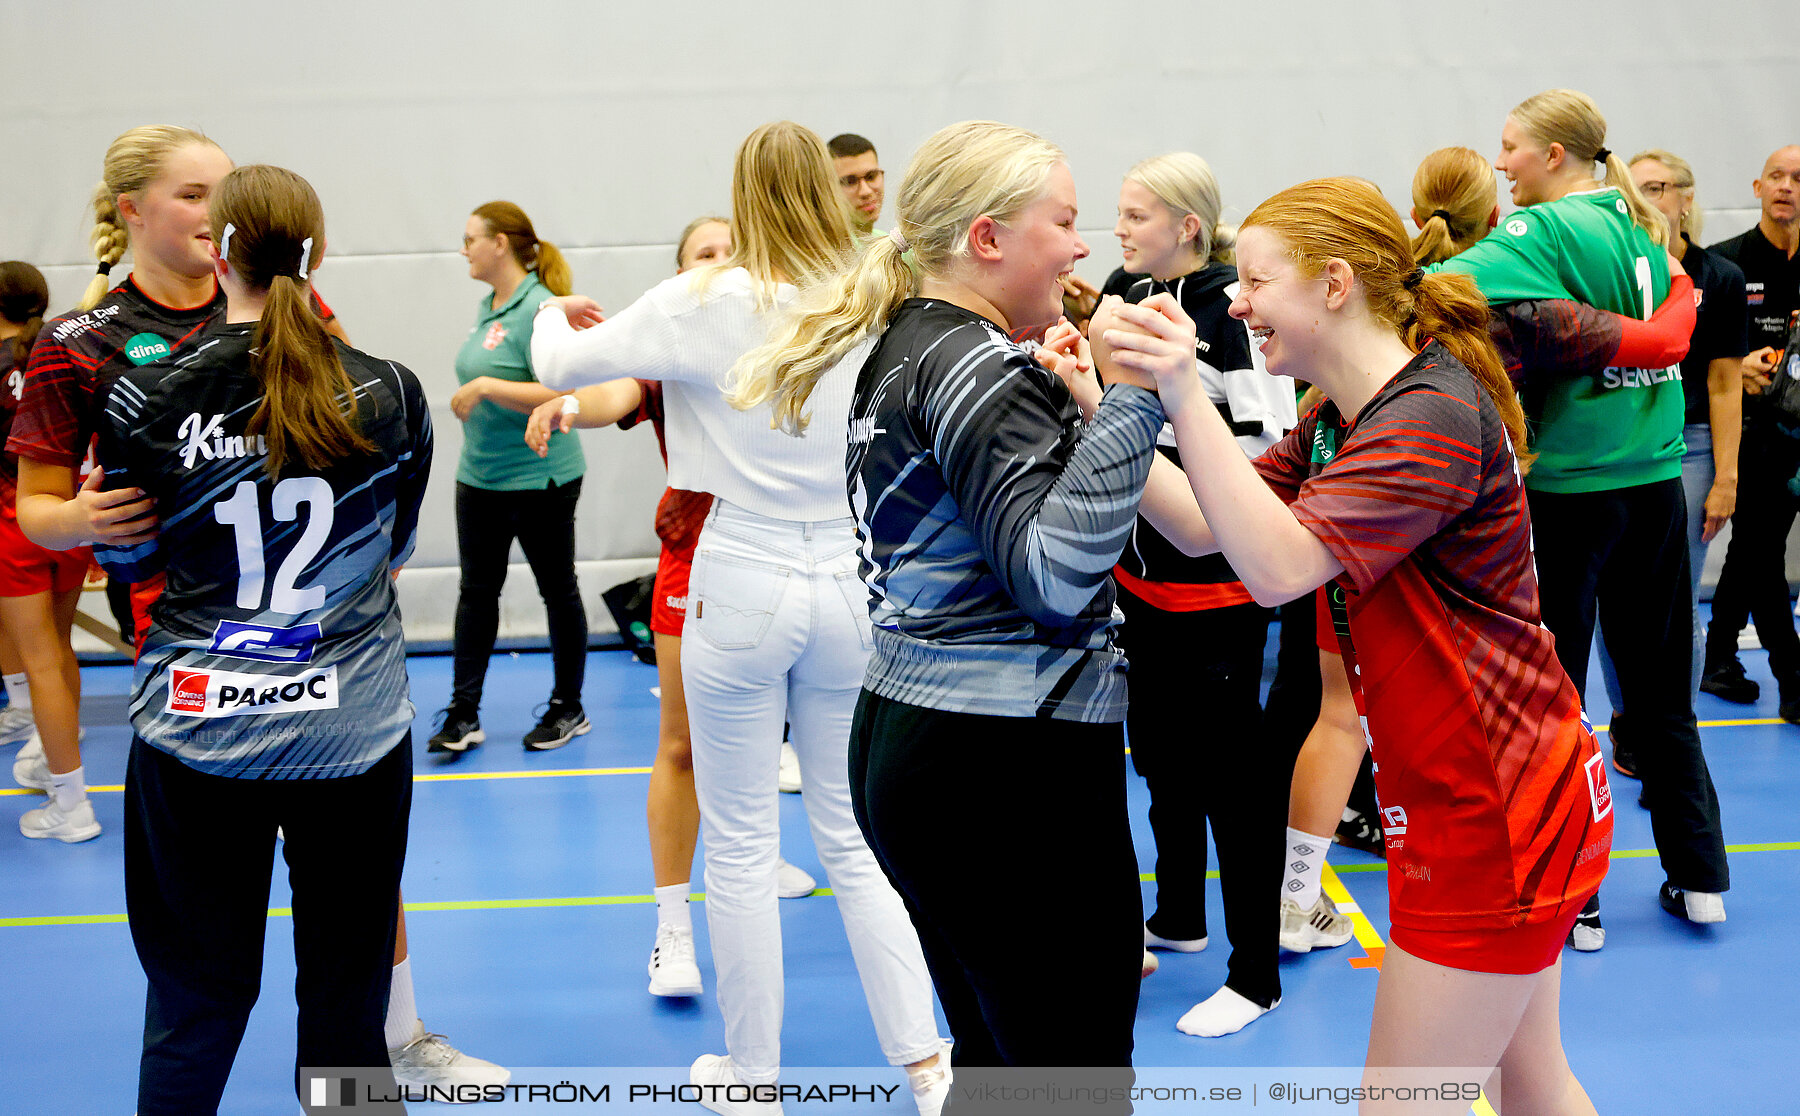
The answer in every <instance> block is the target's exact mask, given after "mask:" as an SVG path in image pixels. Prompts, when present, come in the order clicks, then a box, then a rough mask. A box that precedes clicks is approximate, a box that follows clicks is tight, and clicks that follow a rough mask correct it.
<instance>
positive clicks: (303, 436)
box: [95, 166, 432, 1116]
mask: <svg viewBox="0 0 1800 1116" xmlns="http://www.w3.org/2000/svg"><path fill="white" fill-rule="evenodd" d="M209 229H210V236H209V237H208V244H209V246H210V247H211V255H212V257H213V261H214V262H213V267H214V272H215V274H216V276H217V277H218V281H219V285H220V288H221V290H223V291H224V294H225V314H224V321H223V322H222V323H220V324H219V325H217V326H216V327H214V328H213V329H212V330H210V331H209V332H208V334H207V343H206V344H204V345H201V346H196V347H194V349H193V350H192V351H191V352H189V353H186V354H184V355H183V356H181V357H180V358H178V359H177V360H176V361H175V362H173V364H158V365H153V366H150V367H146V368H143V369H136V370H132V371H128V372H126V373H125V374H124V375H122V376H120V377H119V378H118V380H117V382H116V383H115V384H114V385H113V386H112V388H111V390H110V392H109V393H107V395H106V396H105V397H104V398H103V399H102V401H101V402H102V414H101V417H100V433H99V445H98V454H99V461H100V470H97V471H96V473H95V475H96V476H100V475H101V472H102V471H103V472H104V476H105V484H106V485H107V486H110V488H126V489H129V490H132V491H142V492H144V493H145V494H146V498H147V499H149V500H153V501H154V502H155V505H156V507H157V510H158V513H159V515H160V517H161V519H162V530H161V533H160V534H158V535H157V536H156V537H155V538H152V539H143V540H136V541H131V542H125V543H119V544H114V545H101V546H97V547H96V548H95V550H96V557H98V558H99V559H100V561H101V562H102V563H103V564H105V565H106V566H107V567H108V569H109V571H110V572H111V573H113V575H114V576H117V577H122V578H125V579H127V580H130V581H134V582H140V581H143V580H144V579H145V578H146V577H148V576H149V575H151V574H153V573H163V574H165V575H166V589H165V591H164V592H163V594H162V596H161V597H160V598H159V599H158V601H157V602H156V604H155V606H154V608H153V609H152V611H151V616H150V620H149V625H148V628H147V630H146V631H145V632H144V633H143V637H142V643H141V654H140V655H139V657H138V660H137V666H136V670H135V672H134V677H133V686H132V698H131V723H132V729H133V731H134V733H135V738H134V739H133V741H132V747H131V758H130V764H129V768H128V770H127V774H126V788H125V799H126V806H125V819H126V820H125V843H126V844H125V864H126V872H125V895H126V908H127V912H128V914H129V915H130V920H131V933H132V940H133V942H134V944H135V945H136V947H137V953H138V957H139V959H140V960H141V961H142V962H143V966H144V973H145V976H146V977H147V978H148V980H149V996H148V999H147V1001H146V1006H145V1026H144V1035H145V1039H144V1050H143V1056H142V1060H141V1062H140V1067H139V1076H138V1090H139V1091H138V1108H137V1110H138V1111H139V1112H141V1113H144V1114H146V1116H149V1114H152V1113H156V1114H164V1113H178V1112H179V1113H211V1112H215V1111H217V1110H218V1108H219V1104H220V1099H221V1096H222V1094H223V1091H224V1089H225V1084H226V1080H227V1078H228V1076H229V1075H230V1072H231V1064H232V1060H233V1058H234V1056H235V1054H236V1051H237V1047H238V1043H239V1041H240V1039H241V1037H242V1035H243V1030H244V1026H245V1022H246V1020H247V1018H248V1016H249V1013H250V1009H251V1006H252V1005H253V1004H254V1003H255V1001H256V998H257V990H258V985H259V984H260V976H261V964H262V955H263V931H264V923H265V922H266V921H267V908H268V894H269V873H270V870H271V865H272V858H273V855H274V851H275V848H276V830H277V827H278V826H279V827H280V828H281V830H282V831H283V832H284V833H285V843H284V844H283V846H282V856H283V858H284V859H285V861H286V862H287V871H288V876H289V880H290V883H291V884H292V886H293V891H294V910H295V914H294V919H295V923H294V949H295V966H296V969H297V974H298V975H297V976H296V978H295V995H296V998H297V1000H298V1002H299V1048H298V1051H297V1062H296V1064H298V1065H302V1066H326V1065H330V1066H363V1067H371V1068H373V1067H382V1068H383V1069H384V1070H385V1068H386V1066H387V1064H388V1046H387V1042H386V1040H385V1038H384V1037H383V1021H384V1012H385V1008H386V1004H387V1001H388V996H389V988H390V983H391V981H392V968H391V966H392V960H393V953H394V942H395V929H396V911H397V906H396V902H395V899H396V896H397V895H398V893H399V887H400V872H401V865H402V862H403V860H404V859H405V853H406V826H407V816H408V813H409V807H410V803H411V793H412V746H411V726H412V720H413V707H412V703H411V702H410V701H409V700H408V699H407V685H406V661H405V644H404V640H403V639H402V635H401V631H400V616H399V610H398V607H397V604H396V600H395V595H394V584H393V574H394V571H396V570H397V569H398V568H399V567H400V565H401V564H402V563H403V562H405V560H406V558H407V555H408V554H409V553H410V551H411V549H412V545H413V540H414V537H415V534H416V528H417V524H418V513H419V504H420V501H421V499H422V498H423V495H424V491H425V482H426V478H427V477H428V475H429V473H430V469H431V449H432V440H431V420H430V412H429V409H428V408H427V406H426V402H425V398H424V395H423V394H422V393H421V391H420V390H419V384H418V381H417V379H416V378H414V376H413V375H412V373H411V372H409V371H407V370H406V369H405V368H402V367H400V366H399V365H397V364H394V363H392V362H391V361H384V360H379V359H376V358H374V357H370V356H368V355H366V354H363V353H360V352H357V351H356V350H354V349H351V348H349V347H347V346H344V345H342V344H340V343H338V342H336V341H334V340H333V339H332V338H331V337H330V336H329V335H328V334H327V332H326V330H325V327H324V325H323V323H321V321H320V320H319V318H318V316H317V314H316V313H315V312H314V310H313V308H312V305H311V299H310V290H309V288H310V278H311V274H312V272H313V271H314V269H316V268H317V267H318V266H319V262H320V258H321V257H322V256H323V254H324V251H325V223H324V215H323V212H322V210H321V208H320V205H319V199H318V196H317V195H316V194H314V192H313V190H312V187H311V186H309V185H308V184H307V182H306V180H305V179H303V178H301V177H300V176H299V175H297V174H294V173H293V172H292V171H287V170H282V169H281V168H278V167H269V166H250V167H242V168H239V169H237V170H235V171H232V172H231V173H230V174H228V175H226V176H224V177H223V179H221V180H220V181H219V182H218V184H217V188H216V195H215V196H214V198H213V201H212V205H211V216H210V224H209ZM297 1084H300V1083H298V1082H297ZM390 1088H391V1086H390ZM301 1100H302V1101H304V1100H305V1096H304V1095H302V1096H301ZM398 1107H399V1106H398V1105H395V1108H396V1109H397V1108H398Z"/></svg>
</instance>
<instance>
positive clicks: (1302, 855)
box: [1281, 825, 1331, 910]
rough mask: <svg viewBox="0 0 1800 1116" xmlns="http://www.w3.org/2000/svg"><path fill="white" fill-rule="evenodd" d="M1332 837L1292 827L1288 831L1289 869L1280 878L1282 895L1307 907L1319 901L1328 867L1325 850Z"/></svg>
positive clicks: (1302, 908) (1301, 907)
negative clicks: (1322, 881)
mask: <svg viewBox="0 0 1800 1116" xmlns="http://www.w3.org/2000/svg"><path fill="white" fill-rule="evenodd" d="M1329 848H1331V838H1329V837H1316V836H1314V835H1313V834H1311V833H1302V832H1301V831H1300V830H1298V829H1295V828H1294V827H1293V826H1291V825H1290V826H1288V831H1287V868H1286V869H1285V871H1284V872H1283V874H1282V877H1281V897H1282V898H1283V899H1292V900H1293V901H1294V902H1296V903H1298V904H1300V909H1301V910H1308V909H1310V908H1311V907H1312V905H1313V904H1314V903H1316V902H1318V900H1319V878H1320V877H1321V876H1322V875H1323V874H1324V870H1325V852H1326V850H1327V849H1329Z"/></svg>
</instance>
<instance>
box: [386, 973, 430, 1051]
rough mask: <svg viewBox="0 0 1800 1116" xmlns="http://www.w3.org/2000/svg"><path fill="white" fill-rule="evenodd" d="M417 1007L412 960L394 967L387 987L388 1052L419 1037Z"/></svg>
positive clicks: (419, 1026)
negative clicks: (414, 995) (392, 977)
mask: <svg viewBox="0 0 1800 1116" xmlns="http://www.w3.org/2000/svg"><path fill="white" fill-rule="evenodd" d="M422 1026H423V1024H421V1023H420V1022H419V1007H418V1004H417V1003H415V1002H414V1000H413V981H412V958H410V957H408V958H407V959H406V960H404V961H402V962H400V963H399V964H398V965H395V966H394V979H393V981H392V983H390V984H389V985H388V1013H387V1023H386V1024H385V1025H384V1026H383V1027H382V1031H383V1032H384V1033H385V1034H386V1035H387V1044H388V1049H389V1050H398V1049H400V1048H401V1047H402V1046H405V1045H406V1044H407V1043H409V1042H411V1041H412V1040H413V1039H416V1038H418V1037H419V1030H420V1028H421V1027H422Z"/></svg>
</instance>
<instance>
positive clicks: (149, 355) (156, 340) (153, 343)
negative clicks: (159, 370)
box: [125, 333, 169, 364]
mask: <svg viewBox="0 0 1800 1116" xmlns="http://www.w3.org/2000/svg"><path fill="white" fill-rule="evenodd" d="M168 355H169V343H168V342H167V341H164V340H163V339H162V338H160V337H158V336H157V335H156V334H154V333H138V334H133V335H132V337H131V339H130V340H128V341H126V342H125V359H126V360H129V361H130V362H131V363H133V364H149V363H150V362H151V361H153V360H161V359H162V358H163V357H166V356H168Z"/></svg>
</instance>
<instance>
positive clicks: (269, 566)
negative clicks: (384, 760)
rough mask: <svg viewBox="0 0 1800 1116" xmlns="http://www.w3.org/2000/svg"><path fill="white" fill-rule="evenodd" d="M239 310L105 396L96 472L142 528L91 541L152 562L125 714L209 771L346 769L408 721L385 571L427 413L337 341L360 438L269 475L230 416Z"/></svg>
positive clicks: (131, 566) (308, 774) (131, 569)
mask: <svg viewBox="0 0 1800 1116" xmlns="http://www.w3.org/2000/svg"><path fill="white" fill-rule="evenodd" d="M251 328H252V327H251V326H249V325H222V326H215V327H213V329H212V330H210V331H209V336H207V337H204V338H202V339H201V341H200V342H199V343H198V344H197V345H196V346H195V347H194V348H193V349H192V350H191V351H190V352H188V353H186V354H184V355H182V356H181V357H180V358H178V359H177V360H175V361H173V362H172V363H169V362H159V363H157V364H153V365H146V366H144V367H143V368H137V369H133V370H131V371H129V372H127V373H125V375H123V376H121V377H120V378H119V380H118V381H117V383H115V384H114V386H113V388H112V392H111V395H110V396H109V397H108V399H107V401H106V404H105V408H104V411H103V414H102V422H101V426H100V447H99V450H100V464H101V467H102V468H104V469H105V470H106V486H107V487H109V488H120V487H125V486H136V487H139V488H142V489H144V490H145V491H146V492H148V493H150V494H151V495H152V496H154V497H155V498H156V512H157V515H158V517H159V518H160V520H161V533H160V535H159V536H158V537H157V538H156V539H155V540H154V541H152V542H149V543H144V544H142V545H139V546H136V547H132V548H128V549H123V548H117V547H98V546H97V547H95V548H94V555H95V557H96V558H98V559H99V560H100V562H101V563H102V564H103V565H105V566H106V567H107V569H108V570H109V571H110V572H111V573H112V574H113V575H114V576H116V577H123V578H125V579H127V580H129V581H134V582H135V581H142V580H144V579H145V578H147V577H150V576H153V575H154V574H156V573H157V572H162V573H165V574H166V575H167V584H166V587H165V589H164V591H163V594H162V596H161V597H160V598H159V599H158V600H157V601H156V603H155V604H153V605H152V606H151V610H150V621H151V622H150V629H149V631H148V632H147V633H146V634H145V635H144V638H143V640H142V642H141V644H140V654H139V656H138V662H137V671H136V674H135V676H134V679H133V685H132V694H131V724H132V728H133V729H135V730H136V731H137V734H138V735H139V736H141V737H142V738H143V739H144V740H145V741H146V742H147V743H149V744H151V745H153V746H155V747H157V748H161V749H162V750H163V751H165V752H168V753H170V754H172V755H174V756H176V757H177V758H178V759H180V760H182V761H183V762H184V763H186V764H187V765H188V766H190V767H193V768H195V769H197V770H199V771H203V772H206V773H208V774H212V775H223V776H228V777H233V778H249V779H321V778H333V777H337V776H345V775H355V774H359V773H361V772H362V771H365V770H367V769H368V768H369V767H370V766H372V765H373V764H374V763H375V762H376V761H377V760H379V759H380V758H381V757H382V756H384V755H386V754H387V753H388V752H389V751H391V750H392V749H393V748H394V746H395V745H396V744H398V743H399V742H400V741H401V740H403V739H405V736H406V733H407V731H408V729H409V728H410V726H411V724H412V717H413V707H412V702H411V700H410V699H409V698H408V696H407V681H406V647H405V642H404V640H403V638H402V634H401V630H400V613H399V609H398V607H397V606H396V602H395V598H394V585H393V578H392V577H391V575H390V571H391V570H392V569H397V568H399V566H400V564H401V563H402V562H404V561H405V560H406V557H407V555H408V554H410V553H411V551H412V545H413V538H414V535H415V533H416V529H417V526H418V517H419V501H420V499H421V498H422V497H423V495H424V491H425V480H426V477H427V476H428V475H429V473H430V470H431V417H430V413H429V411H428V410H427V409H426V405H425V398H424V395H423V394H422V393H421V391H420V390H419V383H418V380H417V379H415V378H414V377H413V374H412V373H411V372H409V371H407V370H406V369H405V368H402V367H400V366H399V365H397V364H393V363H390V362H388V361H384V360H377V359H376V358H374V357H370V356H368V355H366V354H364V353H360V352H358V351H356V350H355V349H351V348H348V347H346V346H339V347H338V355H339V357H340V358H341V359H342V361H343V364H344V370H345V372H347V373H348V374H349V376H350V381H351V383H352V384H353V385H354V389H355V401H356V409H357V414H358V422H359V426H360V428H361V430H362V432H363V434H364V435H365V436H366V437H367V438H368V439H369V440H370V441H371V442H373V443H374V445H375V449H374V452H372V453H353V454H351V455H350V456H348V457H346V458H343V459H341V460H339V461H337V462H335V463H333V464H332V465H331V466H329V467H328V468H326V469H324V470H322V471H318V472H314V471H311V470H308V469H306V468H305V466H304V465H302V464H301V463H299V462H298V461H294V460H292V459H290V461H289V462H288V463H287V464H286V465H285V466H284V468H283V470H282V475H281V477H280V479H279V480H271V479H270V477H269V475H268V472H267V470H266V469H265V467H264V464H265V461H266V457H265V449H264V446H263V444H262V442H261V439H260V438H259V437H256V436H250V435H246V434H245V433H244V427H245V425H246V424H247V423H248V422H249V420H250V416H251V415H252V414H254V413H255V411H256V409H257V406H258V404H259V403H260V402H261V400H262V389H261V387H260V386H259V385H258V382H257V380H256V378H255V377H254V375H253V374H252V373H251V371H250V367H249V352H250V337H251Z"/></svg>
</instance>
